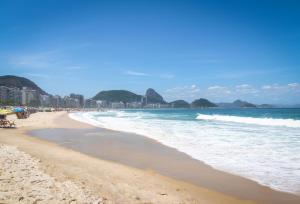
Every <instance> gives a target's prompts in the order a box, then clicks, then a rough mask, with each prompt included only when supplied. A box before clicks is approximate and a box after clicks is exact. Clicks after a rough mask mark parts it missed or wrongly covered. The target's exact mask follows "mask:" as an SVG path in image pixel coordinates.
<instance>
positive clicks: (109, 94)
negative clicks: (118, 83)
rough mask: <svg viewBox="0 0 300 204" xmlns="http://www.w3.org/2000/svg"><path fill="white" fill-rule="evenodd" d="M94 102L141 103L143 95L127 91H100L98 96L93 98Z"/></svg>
mask: <svg viewBox="0 0 300 204" xmlns="http://www.w3.org/2000/svg"><path fill="white" fill-rule="evenodd" d="M93 99H94V100H105V101H109V102H120V101H122V102H124V103H128V102H136V101H138V102H140V101H141V99H142V96H141V95H137V94H135V93H132V92H130V91H126V90H109V91H100V92H99V93H98V94H97V95H96V96H94V97H93Z"/></svg>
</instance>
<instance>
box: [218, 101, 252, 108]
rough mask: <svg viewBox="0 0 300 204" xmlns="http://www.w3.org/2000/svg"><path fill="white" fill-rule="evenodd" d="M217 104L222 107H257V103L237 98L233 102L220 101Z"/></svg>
mask: <svg viewBox="0 0 300 204" xmlns="http://www.w3.org/2000/svg"><path fill="white" fill-rule="evenodd" d="M217 105H218V106H219V107H222V108H256V105H254V104H252V103H249V102H247V101H242V100H235V101H234V102H232V103H218V104H217Z"/></svg>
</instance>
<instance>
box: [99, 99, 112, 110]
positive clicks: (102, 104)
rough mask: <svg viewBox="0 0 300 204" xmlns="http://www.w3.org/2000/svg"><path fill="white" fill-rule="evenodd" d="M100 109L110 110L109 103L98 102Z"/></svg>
mask: <svg viewBox="0 0 300 204" xmlns="http://www.w3.org/2000/svg"><path fill="white" fill-rule="evenodd" d="M97 105H98V108H108V107H109V103H108V102H107V101H105V100H98V101H97Z"/></svg>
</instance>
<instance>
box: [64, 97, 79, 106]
mask: <svg viewBox="0 0 300 204" xmlns="http://www.w3.org/2000/svg"><path fill="white" fill-rule="evenodd" d="M64 103H65V105H64V107H65V108H80V102H79V100H78V99H77V98H71V97H70V96H65V97H64Z"/></svg>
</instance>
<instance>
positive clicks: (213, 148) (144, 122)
mask: <svg viewBox="0 0 300 204" xmlns="http://www.w3.org/2000/svg"><path fill="white" fill-rule="evenodd" d="M70 117H71V118H73V119H76V120H79V121H82V122H86V123H90V124H92V125H95V126H98V127H102V128H107V129H112V130H118V131H126V132H132V133H137V134H140V135H144V136H147V137H149V138H152V139H155V140H157V141H159V142H161V143H163V144H165V145H167V146H170V147H173V148H176V149H177V150H179V151H181V152H184V153H186V154H188V155H190V156H191V157H193V158H195V159H197V160H200V161H203V162H204V163H206V164H208V165H210V166H212V167H214V168H216V169H219V170H223V171H226V172H229V173H232V174H235V175H240V176H243V177H246V178H248V179H251V180H254V181H256V182H258V183H260V184H262V185H265V186H269V187H271V188H273V189H276V190H280V191H285V192H290V193H296V194H299V193H300V109H217V108H216V109H139V110H112V111H107V112H78V113H72V114H70ZM199 173H201V172H199Z"/></svg>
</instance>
